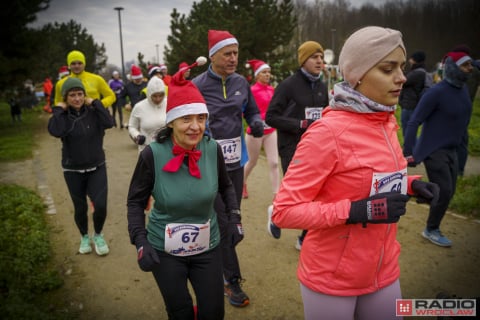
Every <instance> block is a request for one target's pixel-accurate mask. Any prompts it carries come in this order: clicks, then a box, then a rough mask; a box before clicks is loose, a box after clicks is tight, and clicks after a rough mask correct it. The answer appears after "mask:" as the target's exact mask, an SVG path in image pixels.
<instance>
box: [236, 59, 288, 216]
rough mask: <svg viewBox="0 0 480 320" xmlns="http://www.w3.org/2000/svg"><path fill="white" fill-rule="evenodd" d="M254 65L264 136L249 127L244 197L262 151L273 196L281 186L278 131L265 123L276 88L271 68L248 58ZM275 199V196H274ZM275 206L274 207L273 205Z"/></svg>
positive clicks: (256, 93)
mask: <svg viewBox="0 0 480 320" xmlns="http://www.w3.org/2000/svg"><path fill="white" fill-rule="evenodd" d="M248 63H249V64H250V66H251V67H252V70H253V73H254V76H255V84H254V85H252V87H251V89H252V95H253V97H254V98H255V102H256V103H257V106H258V110H259V111H260V115H261V117H262V120H263V136H262V137H260V138H255V137H254V136H253V135H252V130H251V129H250V127H247V134H246V135H245V143H246V145H247V151H248V161H247V163H246V164H245V172H244V178H243V195H242V196H243V198H248V192H247V179H248V176H249V175H250V173H251V172H252V170H253V168H254V167H255V166H256V165H257V160H258V157H259V156H260V151H261V150H262V146H263V150H264V151H265V155H266V157H267V162H268V168H269V172H270V182H271V184H272V192H273V196H274V197H275V194H276V193H277V191H278V188H279V186H280V173H279V172H278V151H277V131H276V130H275V128H272V127H270V126H268V125H267V124H266V123H265V114H266V113H267V109H268V105H269V103H270V100H272V97H273V92H274V91H275V89H274V88H273V87H272V86H271V85H270V78H271V75H272V74H271V68H270V66H269V65H268V64H267V63H265V62H264V61H262V60H257V59H253V60H248ZM272 199H273V197H272ZM272 208H273V207H272Z"/></svg>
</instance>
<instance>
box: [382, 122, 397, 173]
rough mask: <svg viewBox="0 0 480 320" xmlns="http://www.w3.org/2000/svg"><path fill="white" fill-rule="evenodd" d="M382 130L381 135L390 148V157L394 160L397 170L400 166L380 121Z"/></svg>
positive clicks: (383, 125)
mask: <svg viewBox="0 0 480 320" xmlns="http://www.w3.org/2000/svg"><path fill="white" fill-rule="evenodd" d="M382 131H383V136H384V138H385V141H386V142H387V145H388V149H390V153H391V154H392V158H393V160H394V161H395V166H396V168H397V170H400V166H399V164H398V159H397V157H396V155H395V152H394V151H393V146H392V143H391V141H390V139H389V138H388V135H387V131H386V130H385V124H383V123H382Z"/></svg>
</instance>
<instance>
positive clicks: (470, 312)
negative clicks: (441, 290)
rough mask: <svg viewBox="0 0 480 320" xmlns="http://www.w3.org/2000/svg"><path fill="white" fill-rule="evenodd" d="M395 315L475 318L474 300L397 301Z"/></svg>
mask: <svg viewBox="0 0 480 320" xmlns="http://www.w3.org/2000/svg"><path fill="white" fill-rule="evenodd" d="M396 310H397V311H396V313H397V314H396V315H397V316H403V317H414V316H415V317H418V316H425V317H439V316H455V317H472V316H476V315H477V314H476V310H477V309H476V300H475V299H397V300H396Z"/></svg>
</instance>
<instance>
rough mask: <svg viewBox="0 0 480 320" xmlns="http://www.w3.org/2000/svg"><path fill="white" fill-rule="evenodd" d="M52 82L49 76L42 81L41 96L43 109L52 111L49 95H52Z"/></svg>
mask: <svg viewBox="0 0 480 320" xmlns="http://www.w3.org/2000/svg"><path fill="white" fill-rule="evenodd" d="M52 89H53V83H52V80H51V79H50V77H46V78H45V80H44V81H43V96H44V98H45V105H44V106H43V110H44V111H46V112H48V113H52V108H51V106H50V97H51V96H52Z"/></svg>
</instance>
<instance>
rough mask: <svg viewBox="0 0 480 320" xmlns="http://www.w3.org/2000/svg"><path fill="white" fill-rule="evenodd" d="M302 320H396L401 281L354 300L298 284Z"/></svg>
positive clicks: (355, 297)
mask: <svg viewBox="0 0 480 320" xmlns="http://www.w3.org/2000/svg"><path fill="white" fill-rule="evenodd" d="M300 290H301V292H302V300H303V310H304V314H305V320H322V319H325V320H353V319H355V320H377V319H379V320H380V319H381V320H388V319H395V320H398V319H402V318H401V317H396V316H395V311H396V302H395V300H396V299H401V298H402V293H401V289H400V281H399V280H397V281H395V282H394V283H392V284H391V285H389V286H387V287H385V288H382V289H380V290H379V291H376V292H373V293H370V294H365V295H361V296H354V297H342V296H330V295H326V294H322V293H318V292H315V291H312V290H310V289H309V288H307V287H305V286H304V285H303V284H300Z"/></svg>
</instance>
